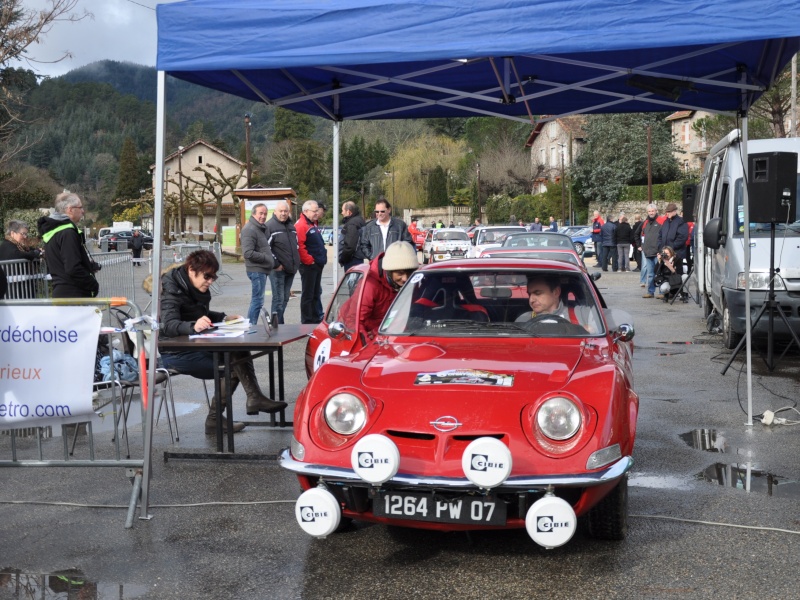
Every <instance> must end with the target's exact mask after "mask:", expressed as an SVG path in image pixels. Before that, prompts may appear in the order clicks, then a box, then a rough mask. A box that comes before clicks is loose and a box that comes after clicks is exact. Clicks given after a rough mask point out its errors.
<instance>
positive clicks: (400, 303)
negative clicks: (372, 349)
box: [380, 265, 605, 337]
mask: <svg viewBox="0 0 800 600" xmlns="http://www.w3.org/2000/svg"><path fill="white" fill-rule="evenodd" d="M529 291H530V292H531V293H530V295H529ZM534 306H536V307H537V308H538V310H539V312H538V313H537V312H536V310H537V309H536V308H534ZM380 333H381V334H384V335H413V336H424V337H470V336H482V337H587V336H593V335H600V334H603V333H605V326H604V324H603V319H602V317H601V315H600V311H599V309H598V307H597V301H596V298H595V295H594V294H593V293H592V290H591V284H590V282H589V281H588V278H587V276H586V275H585V274H584V273H582V272H575V271H560V270H554V269H547V270H545V269H535V268H530V267H528V268H525V267H523V266H522V265H521V266H520V268H519V269H504V270H496V269H493V270H488V269H479V268H475V269H463V268H460V269H458V270H440V269H436V270H430V271H419V272H417V273H415V274H414V275H412V277H411V279H409V281H408V282H407V283H406V285H405V286H403V288H402V289H401V290H400V293H399V294H398V296H397V299H396V300H395V301H394V303H393V304H392V306H391V308H390V310H389V312H388V314H387V315H386V317H385V318H384V320H383V324H382V325H381V328H380Z"/></svg>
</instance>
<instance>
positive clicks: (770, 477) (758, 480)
mask: <svg viewBox="0 0 800 600" xmlns="http://www.w3.org/2000/svg"><path fill="white" fill-rule="evenodd" d="M696 478H697V479H700V480H703V481H709V482H711V483H718V484H719V485H724V486H729V487H733V488H736V489H738V490H744V491H746V492H756V493H760V494H766V495H767V496H780V497H781V498H797V497H800V485H798V482H796V481H790V480H788V479H786V478H785V477H781V476H780V475H775V474H774V473H769V472H768V471H765V470H763V469H759V468H757V467H755V466H754V465H753V463H738V464H735V465H726V464H725V463H714V464H713V465H711V466H710V467H708V468H707V469H706V470H705V471H702V472H701V473H698V474H697V475H696Z"/></svg>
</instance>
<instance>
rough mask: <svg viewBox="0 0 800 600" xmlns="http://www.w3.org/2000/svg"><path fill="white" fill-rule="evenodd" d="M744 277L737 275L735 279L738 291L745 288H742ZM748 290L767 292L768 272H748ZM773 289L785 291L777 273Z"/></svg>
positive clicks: (740, 274) (742, 274)
mask: <svg viewBox="0 0 800 600" xmlns="http://www.w3.org/2000/svg"><path fill="white" fill-rule="evenodd" d="M744 282H745V277H744V273H739V275H738V277H736V287H737V288H738V289H740V290H743V289H744V288H745V286H744ZM750 289H751V290H768V289H769V272H766V273H763V272H758V271H757V272H753V271H751V272H750ZM775 289H776V290H785V289H786V286H785V285H784V283H783V279H781V276H780V275H778V274H777V273H776V274H775Z"/></svg>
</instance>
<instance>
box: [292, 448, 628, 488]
mask: <svg viewBox="0 0 800 600" xmlns="http://www.w3.org/2000/svg"><path fill="white" fill-rule="evenodd" d="M278 464H279V465H280V466H281V467H283V468H284V469H286V470H288V471H291V472H293V473H296V474H297V475H300V476H304V477H319V478H322V479H325V480H327V481H347V482H352V483H362V484H364V485H368V484H367V482H365V481H364V480H362V479H361V478H360V477H359V476H358V475H357V474H356V473H355V471H353V469H346V468H343V467H331V466H328V465H316V464H311V463H304V462H299V461H296V460H295V459H294V458H292V456H291V453H290V452H289V449H288V448H285V449H284V450H283V451H282V452H281V453H280V454H279V455H278ZM632 466H633V458H632V457H630V456H623V457H622V458H620V459H619V460H618V461H616V462H614V463H612V464H610V465H608V466H607V467H605V468H603V469H600V470H597V471H591V472H587V473H579V474H557V473H554V474H549V475H516V476H512V477H509V478H508V479H506V480H505V482H503V483H502V484H501V485H500V486H498V487H497V488H496V491H498V492H502V491H511V490H531V489H546V488H548V487H550V486H552V487H556V488H562V487H576V488H585V487H593V486H599V485H605V484H608V483H612V482H614V481H616V480H618V479H620V478H621V477H622V476H623V475H625V473H627V472H628V471H629V470H630V469H631V467H632ZM386 484H389V485H392V486H394V485H396V486H403V487H409V488H414V487H417V488H420V489H424V488H433V489H437V490H448V489H449V490H465V489H466V490H469V489H475V485H474V484H473V483H472V482H471V481H470V480H469V479H467V478H466V477H436V476H431V475H426V476H419V475H412V474H409V473H398V474H397V475H395V476H394V477H392V479H390V480H389V481H387V482H386Z"/></svg>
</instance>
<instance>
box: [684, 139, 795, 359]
mask: <svg viewBox="0 0 800 600" xmlns="http://www.w3.org/2000/svg"><path fill="white" fill-rule="evenodd" d="M747 152H748V154H749V155H752V154H760V153H764V152H792V153H795V154H797V153H798V152H800V138H781V139H769V140H749V141H748V142H747ZM743 160H744V159H743V157H742V146H741V134H740V131H739V130H738V129H737V130H734V131H732V132H731V133H729V134H728V135H727V136H726V137H725V138H723V139H722V140H720V141H719V142H718V143H717V144H716V145H715V146H714V147H713V148H712V149H711V152H710V153H709V155H708V159H707V160H706V166H705V170H704V172H703V178H702V180H701V182H700V184H699V185H698V186H697V197H696V200H697V205H696V208H697V210H696V222H697V225H696V229H695V243H696V258H695V273H696V275H697V282H698V287H699V289H700V296H701V298H702V300H701V303H702V305H703V307H704V310H705V315H706V317H708V316H709V315H710V314H711V313H712V311H716V313H717V314H718V315H720V316H721V322H722V333H723V341H724V344H725V347H726V348H728V349H733V348H735V347H736V345H737V344H738V343H739V341H740V340H741V338H742V336H743V335H744V333H745V323H746V322H745V317H746V315H745V262H744V258H745V257H744V204H743V186H744V183H743V173H744V170H743V167H742V164H743ZM750 176H751V177H752V174H750ZM798 180H800V178H798V177H797V176H795V177H794V178H793V183H794V185H795V186H796V187H797V186H798V183H800V181H798ZM795 198H796V196H795ZM766 201H767V199H766V198H759V197H753V196H752V195H751V196H750V206H751V207H753V206H755V205H756V203H759V202H766ZM752 210H753V209H752V208H751V214H752ZM794 212H795V214H794V215H790V216H789V218H788V220H787V223H777V224H776V225H775V229H776V234H775V268H776V269H779V270H780V271H779V272H778V274H777V275H776V277H775V293H776V298H775V299H776V300H777V301H778V302H779V303H780V306H781V310H782V312H783V313H784V314H785V315H786V317H787V318H788V320H789V323H790V324H791V327H792V329H793V330H794V331H800V314H799V313H798V310H800V214H797V212H798V211H797V207H796V205H795V211H794ZM687 220H688V217H687ZM751 220H752V219H751ZM770 229H771V226H770V224H769V223H751V224H750V290H751V294H750V312H751V318H754V317H755V315H756V314H758V312H759V310H760V309H761V306H762V305H763V303H764V302H765V300H766V297H767V290H769V272H770V237H771V234H770ZM767 325H768V315H767V314H765V315H764V316H763V317H762V318H761V319H760V320H759V322H758V323H757V324H756V325H755V326H754V327H753V330H752V331H753V336H754V337H755V336H764V335H766V333H767ZM774 327H775V329H774V331H775V334H776V336H781V337H785V336H788V335H789V334H790V332H789V331H787V329H786V326H785V325H784V324H783V321H782V320H781V319H778V318H776V319H775V320H774Z"/></svg>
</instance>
